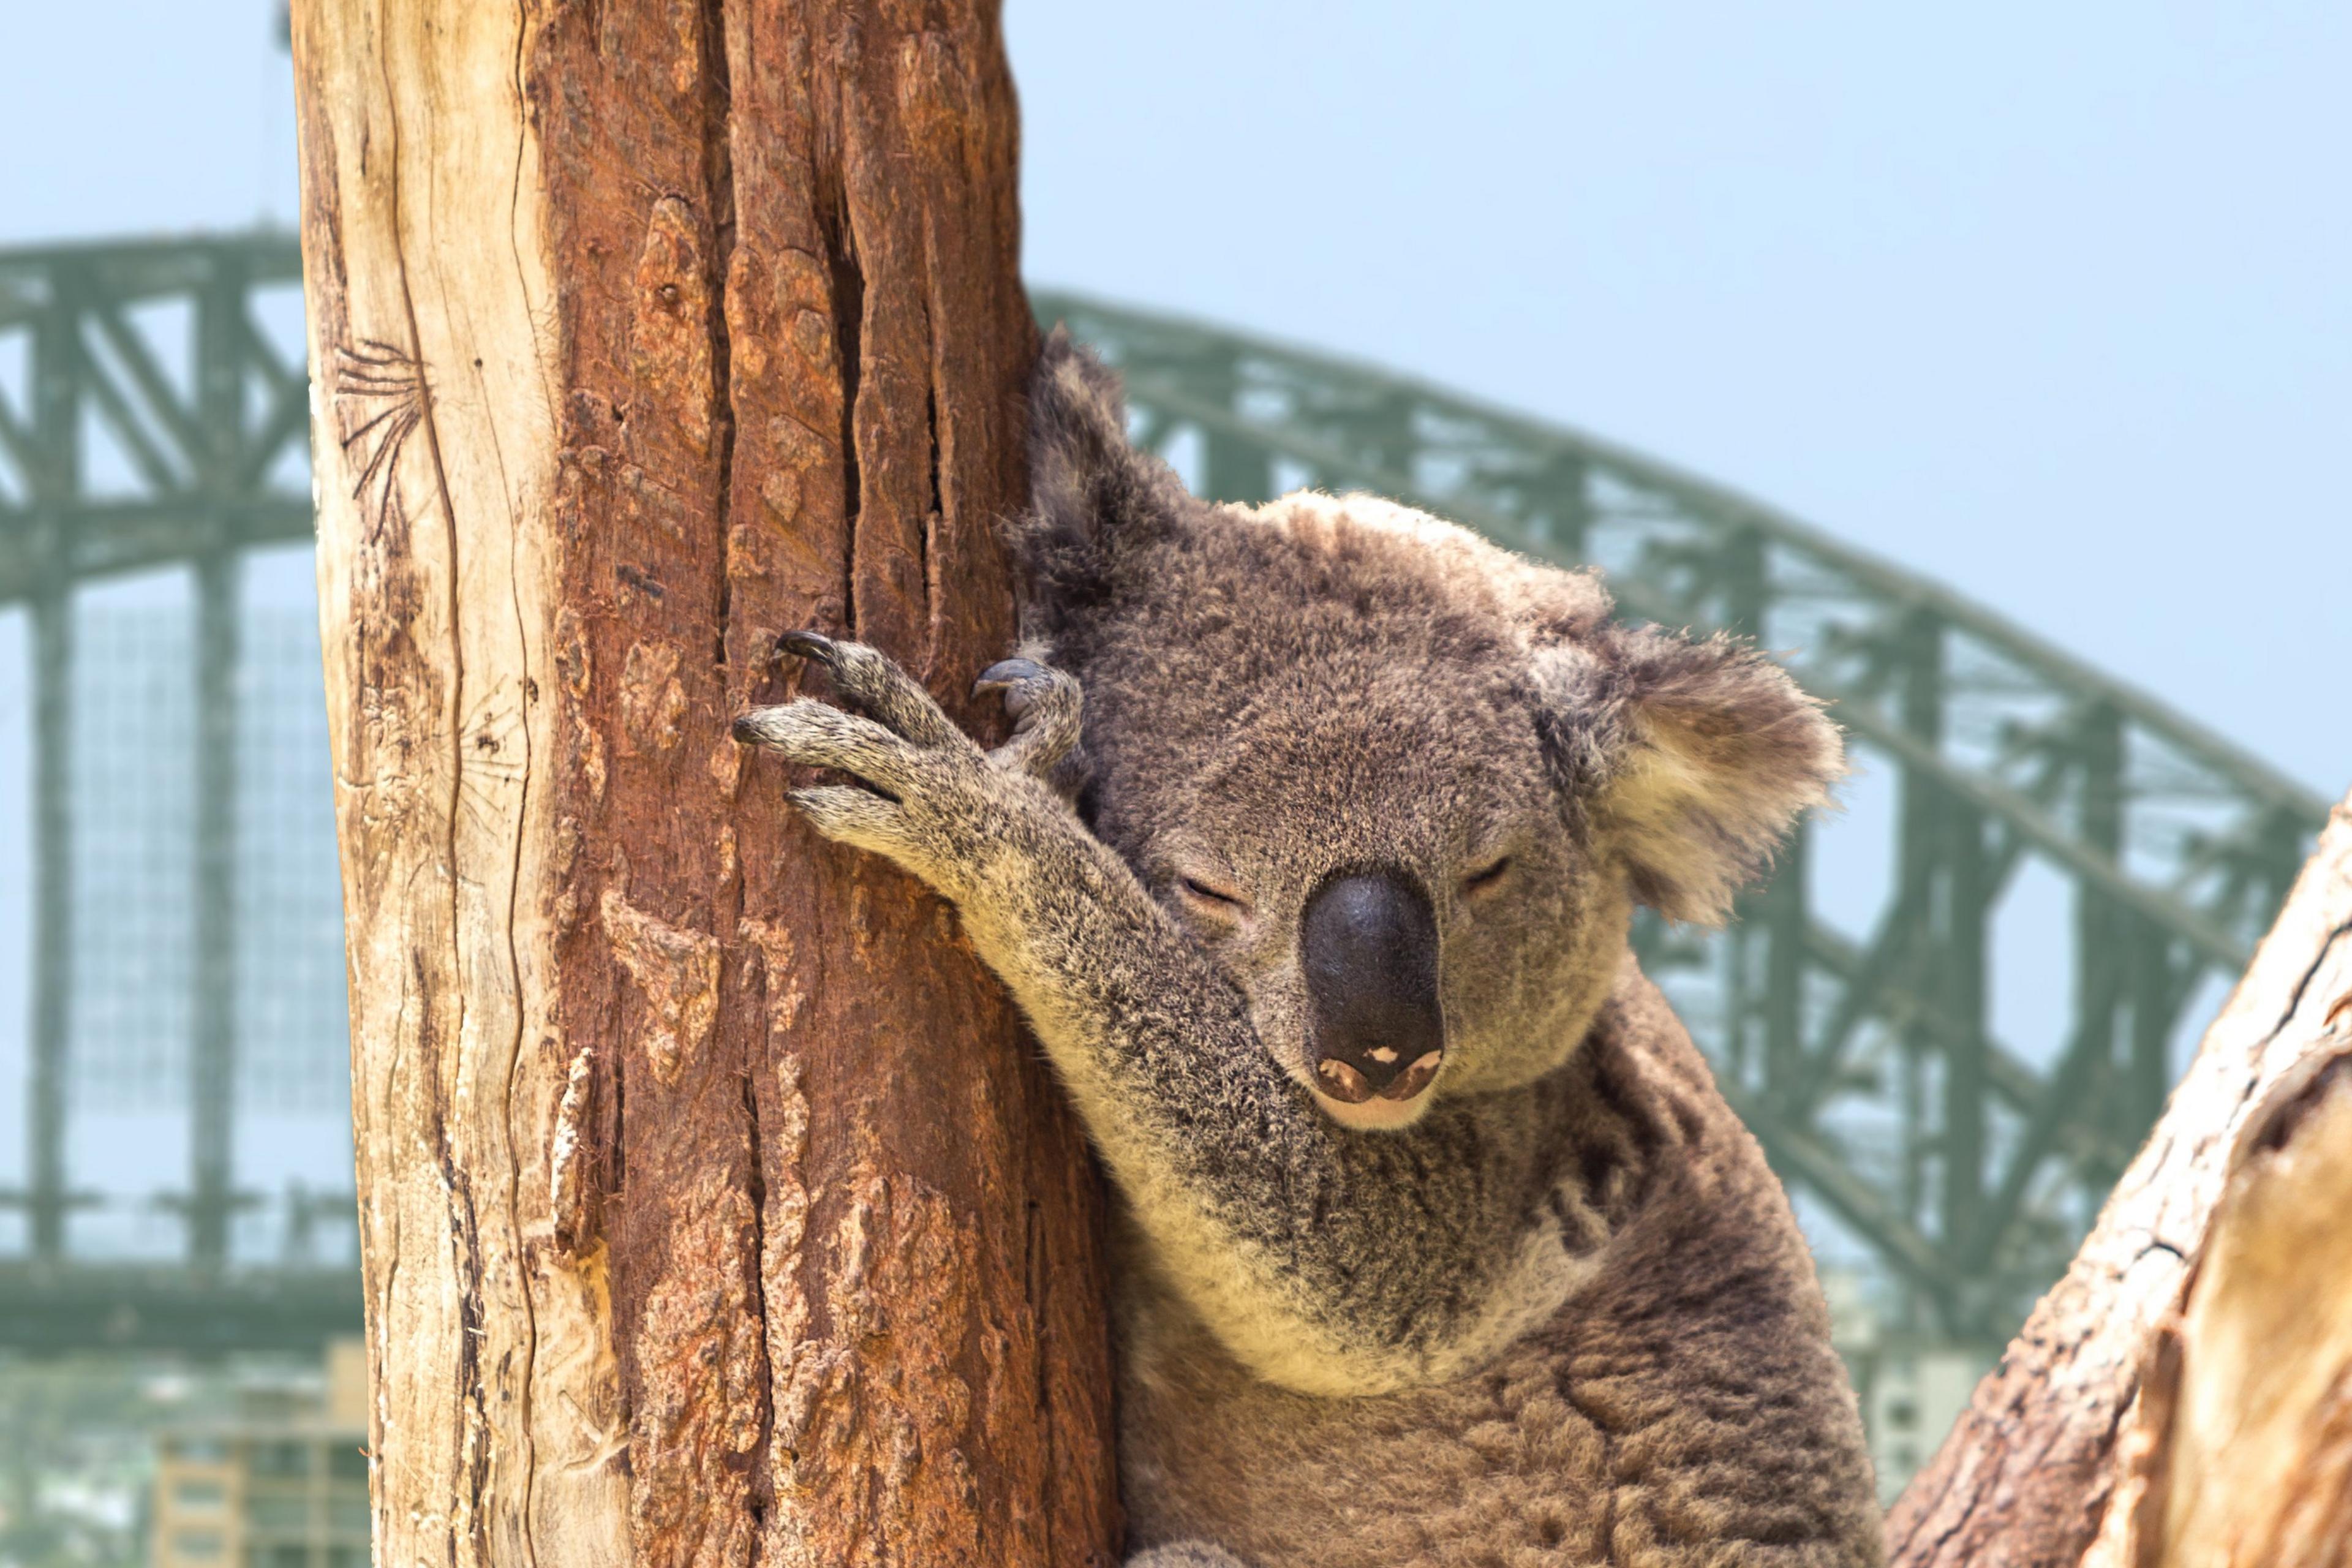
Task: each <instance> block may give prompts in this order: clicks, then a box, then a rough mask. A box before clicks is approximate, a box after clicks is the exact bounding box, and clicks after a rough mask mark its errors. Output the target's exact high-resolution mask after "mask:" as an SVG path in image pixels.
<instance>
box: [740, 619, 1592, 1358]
mask: <svg viewBox="0 0 2352 1568" xmlns="http://www.w3.org/2000/svg"><path fill="white" fill-rule="evenodd" d="M782 648H783V651H785V652H788V653H792V654H794V655H796V656H798V657H800V658H807V659H810V660H812V661H814V662H816V663H819V664H821V665H822V666H823V667H824V668H825V669H826V670H827V671H828V672H829V673H830V675H831V677H832V679H833V683H834V686H835V691H836V692H837V694H838V696H839V698H840V700H841V701H842V702H843V703H844V704H845V706H846V707H848V708H850V709H854V710H856V711H845V710H844V709H843V708H840V707H835V706H833V705H831V704H828V703H825V702H820V701H816V700H809V699H802V700H798V701H794V702H790V703H786V704H784V705H782V706H780V707H774V708H765V709H759V710H753V711H752V712H750V713H747V714H745V715H744V716H743V717H741V718H740V719H739V720H738V721H736V725H735V733H736V735H737V736H738V738H739V739H740V740H742V741H744V742H746V743H749V744H754V745H759V746H761V747H764V748H766V749H768V750H772V751H774V752H779V753H781V754H782V756H784V757H785V758H786V759H787V760H789V761H792V762H795V763H804V764H808V765H812V766H816V767H823V768H829V769H833V770H835V771H837V772H839V773H845V774H847V775H849V777H850V778H851V779H852V780H853V781H855V782H853V783H848V784H811V785H807V786H804V787H802V788H799V789H795V790H794V791H793V792H792V799H793V804H794V805H796V806H798V807H799V808H800V810H801V811H802V812H803V814H804V815H805V816H807V817H808V819H809V821H810V822H811V823H812V824H813V825H814V826H815V827H816V828H817V830H818V831H819V832H821V833H823V834H824V835H825V836H826V837H830V838H834V839H836V840H838V841H840V842H843V843H846V844H850V845H854V846H856V847H859V848H862V849H866V850H868V851H871V852H873V853H875V854H879V855H883V856H887V858H890V859H891V860H893V861H895V862H896V863H898V865H899V866H901V867H903V868H906V869H907V870H908V871H910V872H912V873H913V874H914V875H916V876H918V877H920V878H921V879H924V880H925V881H926V882H928V883H929V884H930V885H931V886H932V887H933V888H935V889H938V890H939V891H940V893H942V894H944V895H945V896H946V897H948V898H949V899H950V900H953V901H954V902H955V903H956V905H957V906H958V907H959V909H960V910H961V912H962V915H963V919H964V925H965V929H966V931H967V932H968V933H969V934H970V936H971V941H972V943H973V945H974V947H975V948H976V949H977V950H978V951H979V952H980V955H981V957H982V959H983V960H984V961H985V962H986V963H988V964H989V965H990V967H991V968H992V969H993V970H994V971H995V972H996V973H997V974H998V975H999V976H1000V977H1001V978H1002V979H1003V981H1004V983H1005V984H1006V985H1007V986H1008V987H1009V988H1010V989H1011V991H1012V992H1013V995H1014V997H1015V999H1017V1000H1018V1001H1019V1002H1020V1004H1021V1005H1022V1007H1023V1008H1024V1011H1025V1012H1026V1013H1027V1014H1028V1016H1029V1017H1030V1020H1031V1022H1032V1023H1033V1025H1034V1026H1035V1028H1036V1030H1037V1034H1038V1037H1039V1039H1040V1040H1041V1041H1042V1042H1043V1043H1044V1045H1045V1049H1046V1052H1047V1055H1048V1056H1049V1058H1051V1059H1052V1061H1053V1063H1054V1065H1055V1068H1056V1069H1057V1071H1058V1072H1059V1073H1060V1075H1061V1077H1062V1078H1063V1079H1064V1081H1065V1082H1066V1084H1067V1086H1068V1088H1069V1090H1070V1093H1071V1096H1072V1098H1073V1100H1075V1101H1076V1105H1077V1107H1078V1110H1079V1113H1080V1115H1081V1116H1082V1117H1083V1119H1084V1120H1085V1121H1086V1124H1087V1131H1088V1133H1089V1134H1090V1135H1091V1136H1092V1138H1093V1139H1094V1142H1095V1143H1096V1146H1097V1149H1098V1150H1099V1151H1100V1152H1101V1153H1102V1156H1103V1159H1104V1162H1105V1163H1106V1164H1107V1165H1108V1167H1109V1169H1110V1172H1111V1173H1112V1176H1113V1177H1114V1179H1115V1180H1116V1181H1117V1183H1118V1186H1119V1188H1120V1190H1121V1193H1122V1194H1123V1195H1124V1196H1125V1198H1126V1200H1127V1202H1128V1205H1129V1208H1130V1210H1131V1211H1132V1213H1133V1215H1134V1217H1135V1219H1136V1221H1137V1223H1138V1224H1139V1226H1140V1227H1141V1229H1142V1231H1143V1233H1144V1235H1145V1237H1147V1239H1148V1241H1149V1242H1150V1246H1151V1247H1152V1249H1153V1252H1154V1255H1155V1257H1156V1258H1157V1260H1158V1262H1159V1263H1160V1266H1161V1267H1162V1268H1165V1269H1166V1270H1167V1272H1168V1274H1169V1277H1170V1279H1171V1280H1172V1281H1173V1282H1174V1283H1175V1284H1176V1285H1177V1287H1178V1288H1179V1289H1181V1290H1182V1292H1183V1293H1184V1295H1185V1296H1186V1298H1187V1299H1188V1300H1191V1301H1192V1305H1193V1306H1194V1308H1195V1310H1198V1311H1199V1312H1200V1313H1201V1314H1202V1318H1203V1320H1204V1321H1206V1322H1207V1323H1208V1324H1209V1325H1210V1327H1211V1328H1212V1329H1213V1331H1215V1332H1216V1333H1217V1334H1218V1337H1219V1338H1220V1339H1221V1340H1222V1341H1223V1342H1225V1344H1226V1345H1227V1346H1228V1348H1229V1349H1231V1350H1232V1351H1233V1352H1234V1354H1235V1355H1236V1356H1237V1357H1239V1358H1240V1359H1241V1360H1242V1361H1243V1362H1244V1364H1247V1365H1250V1366H1251V1367H1253V1368H1254V1369H1255V1370H1256V1371H1257V1372H1258V1373H1260V1374H1261V1375H1263V1376H1265V1377H1266V1378H1268V1379H1269V1380H1270V1381H1274V1382H1276V1383H1279V1384H1285V1385H1286V1386H1291V1387H1296V1388H1299V1389H1302V1390H1304V1391H1307V1392H1317V1393H1329V1394H1358V1393H1364V1392H1370V1391H1373V1390H1376V1389H1381V1388H1392V1387H1399V1386H1404V1385H1406V1384H1412V1383H1418V1382H1423V1381H1426V1380H1427V1379H1428V1378H1429V1377H1431V1376H1433V1375H1441V1374H1443V1373H1444V1371H1445V1370H1446V1369H1448V1368H1449V1367H1451V1366H1453V1365H1454V1364H1456V1363H1460V1362H1461V1361H1463V1360H1464V1358H1465V1357H1470V1356H1475V1354H1476V1353H1477V1352H1478V1350H1479V1347H1480V1346H1482V1345H1484V1344H1486V1343H1489V1342H1492V1341H1493V1340H1494V1338H1495V1337H1496V1335H1497V1334H1501V1333H1505V1332H1507V1331H1509V1328H1510V1324H1509V1323H1507V1322H1505V1321H1502V1320H1501V1319H1499V1318H1498V1317H1497V1316H1496V1311H1497V1308H1496V1301H1497V1300H1501V1299H1503V1298H1505V1297H1507V1298H1509V1299H1510V1300H1513V1301H1526V1302H1535V1301H1538V1299H1551V1300H1556V1299H1557V1298H1558V1297H1559V1295H1560V1294H1561V1293H1562V1292H1563V1291H1564V1289H1565V1287H1564V1286H1560V1287H1559V1288H1557V1289H1556V1288H1555V1284H1554V1282H1553V1281H1552V1278H1551V1277H1552V1276H1554V1275H1558V1274H1559V1263H1560V1261H1561V1258H1562V1255H1561V1253H1560V1249H1559V1246H1558V1239H1557V1237H1556V1235H1555V1236H1551V1237H1549V1238H1547V1236H1546V1235H1545V1234H1544V1233H1543V1231H1542V1229H1541V1227H1538V1231H1537V1232H1536V1233H1534V1234H1532V1235H1527V1234H1521V1233H1522V1232H1523V1231H1524V1230H1525V1226H1524V1223H1523V1221H1522V1219H1521V1216H1522V1215H1524V1214H1525V1213H1526V1211H1527V1207H1528V1205H1527V1204H1526V1202H1525V1197H1526V1194H1528V1191H1529V1188H1530V1185H1531V1184H1533V1183H1535V1182H1537V1181H1538V1178H1539V1174H1540V1173H1539V1172H1538V1169H1537V1156H1536V1155H1535V1153H1534V1152H1532V1151H1530V1150H1528V1148H1527V1147H1526V1146H1525V1145H1524V1144H1523V1142H1520V1141H1517V1140H1511V1139H1496V1138H1494V1137H1491V1136H1489V1135H1488V1133H1487V1131H1486V1128H1485V1126H1484V1125H1483V1124H1482V1122H1481V1121H1480V1119H1479V1117H1478V1116H1477V1115H1476V1114H1475V1112H1473V1111H1471V1110H1464V1109H1460V1108H1449V1107H1440V1108H1438V1110H1435V1111H1434V1112H1433V1114H1432V1115H1431V1116H1430V1117H1428V1118H1427V1119H1425V1121H1423V1123H1422V1124H1421V1125H1419V1126H1416V1127H1414V1128H1412V1129H1411V1130H1409V1131H1403V1132H1399V1133H1389V1134H1358V1133H1350V1132H1348V1131H1345V1130H1343V1129H1340V1128H1339V1127H1336V1126H1335V1125H1333V1124H1332V1123H1331V1122H1330V1121H1328V1119H1327V1118H1325V1117H1324V1116H1323V1115H1322V1113H1321V1112H1319V1111H1318V1110H1316V1109H1315V1108H1314V1107H1313V1105H1312V1103H1311V1101H1310V1100H1309V1097H1308V1094H1307V1090H1306V1089H1304V1088H1303V1087H1302V1086H1300V1085H1298V1084H1297V1083H1294V1082H1292V1081H1291V1080H1290V1079H1288V1078H1287V1077H1286V1075H1285V1074H1284V1073H1283V1072H1282V1070H1281V1069H1280V1068H1278V1067H1277V1066H1276V1063H1275V1062H1274V1060H1273V1058H1272V1057H1271V1056H1269V1055H1268V1053H1267V1052H1266V1050H1265V1047H1264V1046H1263V1045H1262V1043H1261V1042H1260V1041H1259V1039H1258V1038H1257V1036H1256V1033H1255V1029H1254V1028H1253V1027H1252V1026H1251V1023H1250V1019H1249V1013H1248V1008H1247V1005H1246V1002H1245V999H1244V996H1243V995H1242V994H1241V992H1240V990H1239V989H1238V987H1236V986H1235V985H1234V983H1233V982H1232V981H1231V980H1230V979H1229V978H1228V977H1226V976H1225V975H1224V974H1223V973H1221V972H1219V971H1218V970H1217V969H1216V968H1215V967H1214V966H1213V964H1211V963H1209V962H1208V960H1207V959H1206V958H1205V957H1204V956H1203V955H1202V953H1201V952H1200V951H1199V950H1198V949H1197V948H1196V947H1195V946H1194V945H1193V944H1192V942H1191V940H1190V939H1189V938H1187V937H1186V936H1185V935H1184V933H1183V932H1182V931H1181V930H1180V929H1178V927H1177V926H1176V925H1175V923H1174V922H1173V921H1171V918H1170V917H1169V916H1168V914H1167V913H1166V911H1164V910H1161V909H1160V906H1159V905H1158V904H1157V903H1156V902H1155V901H1154V900H1152V899H1151V897H1150V894H1149V893H1148V892H1147V891H1146V890H1145V889H1144V888H1143V886H1142V885H1141V883H1139V881H1138V880H1137V879H1136V878H1135V876H1134V874H1133V873H1132V872H1131V871H1130V870H1129V868H1128V867H1127V866H1126V864H1125V863H1124V862H1122V861H1121V860H1120V859H1119V858H1118V856H1117V855H1115V854H1114V853H1113V852H1112V851H1111V850H1110V849H1109V848H1108V847H1107V846H1105V845H1104V844H1102V843H1101V842H1100V841H1098V840H1097V839H1096V838H1094V837H1092V836H1091V835H1090V834H1088V833H1087V830H1086V828H1085V827H1084V826H1083V825H1081V824H1080V823H1079V821H1078V820H1077V818H1076V816H1075V815H1074V814H1073V813H1072V812H1071V811H1070V810H1069V808H1068V807H1067V806H1066V805H1064V803H1063V802H1062V800H1061V799H1060V797H1059V796H1058V795H1055V793H1054V791H1053V790H1052V789H1051V787H1049V785H1048V784H1046V782H1045V778H1046V775H1047V774H1049V773H1050V772H1051V771H1052V769H1053V768H1054V767H1055V764H1056V763H1059V762H1060V761H1061V759H1062V757H1063V756H1064V755H1065V754H1066V752H1067V751H1068V749H1069V747H1070V746H1071V745H1072V744H1074V743H1075V742H1076V738H1077V732H1078V693H1077V688H1076V683H1075V682H1073V681H1071V680H1070V679H1069V678H1068V677H1066V676H1065V675H1061V674H1059V673H1057V672H1055V671H1053V670H1050V669H1047V668H1045V667H1044V666H1042V665H1039V664H1037V663H1035V662H1034V661H1031V660H1025V659H1016V660H1008V661H1006V662H1005V663H1003V664H1000V665H998V666H996V667H994V668H992V669H991V670H989V671H988V672H987V674H986V675H984V676H983V677H982V684H983V685H984V686H988V687H992V688H995V689H1003V691H1004V692H1005V693H1006V696H1007V700H1008V707H1010V708H1012V709H1013V710H1014V712H1015V718H1016V724H1015V728H1014V731H1013V736H1012V738H1011V739H1010V740H1008V741H1007V742H1005V744H1004V745H1003V746H1001V747H999V748H997V750H995V751H994V752H983V751H982V749H981V748H980V746H979V745H978V744H977V743H975V742H973V741H972V740H971V738H970V737H968V736H966V735H965V734H964V733H963V732H962V731H960V730H958V729H957V728H956V726H955V724H954V722H953V721H951V720H950V719H949V718H948V716H947V715H946V714H945V713H944V712H943V711H941V710H940V708H939V706H938V705H937V704H936V703H935V702H933V701H932V700H931V698H930V696H929V693H928V692H926V691H924V690H923V689H922V687H921V686H920V685H919V683H918V682H916V681H915V680H914V679H912V678H911V677H909V676H908V675H907V674H906V673H905V672H904V671H903V670H901V669H900V668H898V666H897V665H896V664H894V663H892V662H891V661H890V660H889V659H888V658H886V657H884V656H883V655H882V654H880V653H879V652H877V651H876V650H875V649H873V648H870V647H864V646H863V645H860V644H856V643H846V642H835V641H833V640H831V639H829V638H824V637H818V636H815V635H814V634H793V635H792V636H791V637H787V638H786V639H784V641H783V644H782ZM1237 1265H1238V1266H1237ZM1530 1269H1532V1270H1534V1272H1535V1274H1536V1275H1537V1276H1539V1277H1540V1278H1538V1279H1536V1280H1535V1282H1534V1287H1533V1289H1530V1288H1529V1279H1528V1273H1529V1270H1530ZM1518 1310H1520V1309H1518V1308H1513V1309H1512V1311H1514V1312H1517V1311H1518Z"/></svg>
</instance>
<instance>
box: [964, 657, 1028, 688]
mask: <svg viewBox="0 0 2352 1568" xmlns="http://www.w3.org/2000/svg"><path fill="white" fill-rule="evenodd" d="M1044 677H1045V666H1044V665H1042V664H1034V663H1032V662H1031V661H1030V660H1028V659H1025V658H1003V659H999V660H997V661H996V662H995V663H994V664H992V665H990V666H989V667H988V668H986V669H983V670H982V671H981V672H980V679H978V680H975V681H973V682H972V686H971V694H972V695H973V696H974V697H977V696H979V695H980V694H981V693H982V692H983V691H1002V690H1003V689H1005V688H1006V687H1008V686H1017V685H1019V684H1020V683H1021V682H1022V681H1024V680H1038V679H1044Z"/></svg>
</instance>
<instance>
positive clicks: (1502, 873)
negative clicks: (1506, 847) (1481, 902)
mask: <svg viewBox="0 0 2352 1568" xmlns="http://www.w3.org/2000/svg"><path fill="white" fill-rule="evenodd" d="M1510 872H1511V858H1510V857H1509V856H1508V855H1498V856H1496V858H1494V859H1492V860H1490V861H1488V862H1487V863H1486V865H1484V866H1481V867H1479V868H1477V869H1476V870H1475V871H1473V872H1471V873H1470V874H1469V875H1468V876H1466V877H1465V878H1463V879H1462V891H1463V892H1464V893H1465V894H1466V895H1468V896H1469V897H1471V898H1474V899H1475V898H1476V897H1477V896H1478V895H1479V894H1481V893H1485V892H1491V891H1493V890H1494V889H1496V888H1498V887H1500V886H1502V884H1503V881H1504V879H1506V878H1507V877H1508V876H1509V875H1510Z"/></svg>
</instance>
